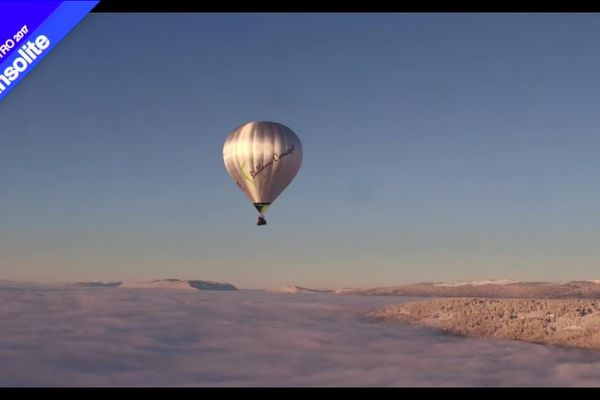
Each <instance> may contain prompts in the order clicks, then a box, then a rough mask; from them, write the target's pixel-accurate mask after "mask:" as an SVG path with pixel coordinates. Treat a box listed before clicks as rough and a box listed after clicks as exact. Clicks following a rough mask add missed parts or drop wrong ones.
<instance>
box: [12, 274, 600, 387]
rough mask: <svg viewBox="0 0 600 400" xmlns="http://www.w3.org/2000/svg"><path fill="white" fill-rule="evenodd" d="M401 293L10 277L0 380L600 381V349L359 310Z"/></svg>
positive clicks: (34, 382) (459, 383) (113, 382)
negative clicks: (450, 328)
mask: <svg viewBox="0 0 600 400" xmlns="http://www.w3.org/2000/svg"><path fill="white" fill-rule="evenodd" d="M400 301H403V299H402V298H398V297H396V298H395V297H370V296H365V297H360V296H342V295H335V294H323V295H319V296H314V295H307V294H290V295H286V296H282V295H277V294H271V293H264V292H260V291H231V292H203V291H174V290H167V289H156V290H151V291H149V290H139V289H126V288H73V287H70V288H65V287H40V286H23V285H21V286H11V285H2V286H0V326H1V327H2V328H1V329H0V385H2V386H41V385H44V386H48V385H49V386H55V385H58V386H527V385H534V386H541V385H552V386H556V385H558V386H570V385H600V352H591V351H588V350H581V349H564V348H557V347H551V346H543V345H537V344H530V343H522V342H511V341H503V340H488V339H474V338H468V339H467V338H462V337H459V336H454V335H448V334H443V333H440V332H438V331H436V330H434V329H430V328H424V327H417V326H406V325H402V324H394V323H374V322H370V321H366V320H365V319H363V318H362V317H361V316H362V315H363V314H364V313H365V312H366V311H368V310H370V309H372V308H375V307H379V306H383V305H387V304H395V303H398V302H400Z"/></svg>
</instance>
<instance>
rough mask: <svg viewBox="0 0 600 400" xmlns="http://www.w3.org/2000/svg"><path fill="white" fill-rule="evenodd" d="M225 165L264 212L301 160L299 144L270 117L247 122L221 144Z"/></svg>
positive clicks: (260, 219)
mask: <svg viewBox="0 0 600 400" xmlns="http://www.w3.org/2000/svg"><path fill="white" fill-rule="evenodd" d="M223 161H224V162H225V169H226V170H227V173H228V174H229V176H231V178H232V179H233V181H234V182H235V183H236V184H237V185H238V187H239V188H240V189H241V190H242V192H244V194H245V195H246V197H247V198H248V199H249V200H250V201H251V202H252V203H253V204H254V207H256V209H257V210H258V212H259V217H258V222H257V223H256V224H257V225H266V224H267V221H266V220H265V216H264V213H265V212H266V211H267V208H268V207H269V206H270V205H271V204H272V203H273V202H274V201H275V199H276V198H277V197H278V196H279V195H280V194H281V192H283V190H284V189H285V188H286V187H287V186H288V185H289V184H290V182H292V179H294V177H295V176H296V174H297V173H298V170H299V169H300V165H301V164H302V144H301V143H300V139H299V138H298V136H296V134H295V133H294V131H292V130H291V129H290V128H288V127H287V126H285V125H282V124H279V123H277V122H270V121H252V122H247V123H245V124H243V125H241V126H240V127H238V128H237V129H235V130H234V131H233V132H231V133H230V134H229V136H228V137H227V139H226V140H225V144H224V145H223Z"/></svg>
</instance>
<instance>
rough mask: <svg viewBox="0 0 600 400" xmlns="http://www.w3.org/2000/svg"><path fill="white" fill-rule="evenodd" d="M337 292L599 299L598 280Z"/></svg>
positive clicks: (425, 285) (415, 285) (436, 284)
mask: <svg viewBox="0 0 600 400" xmlns="http://www.w3.org/2000/svg"><path fill="white" fill-rule="evenodd" d="M337 293H340V294H354V295H366V296H425V297H492V298H530V299H531V298H547V299H563V298H600V280H576V281H569V282H520V281H512V280H506V279H502V280H488V281H472V282H468V281H467V282H454V283H444V282H441V283H440V282H421V283H412V284H407V285H399V286H390V287H379V288H368V289H343V290H340V291H337Z"/></svg>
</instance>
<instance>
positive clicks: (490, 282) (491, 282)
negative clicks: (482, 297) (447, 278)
mask: <svg viewBox="0 0 600 400" xmlns="http://www.w3.org/2000/svg"><path fill="white" fill-rule="evenodd" d="M511 283H519V281H513V280H510V279H487V280H483V281H464V282H441V283H434V284H433V286H443V287H456V286H467V285H470V286H483V285H509V284H511Z"/></svg>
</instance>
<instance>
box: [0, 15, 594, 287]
mask: <svg viewBox="0 0 600 400" xmlns="http://www.w3.org/2000/svg"><path fill="white" fill-rule="evenodd" d="M598 43H600V15H599V14H587V15H586V14H147V15H142V14H139V15H136V14H92V15H90V16H89V17H87V18H86V19H85V20H84V21H83V22H82V24H81V25H79V26H78V27H77V28H76V29H75V30H74V31H73V32H72V33H71V34H70V35H69V36H68V37H67V38H66V39H65V40H64V42H62V43H61V44H60V45H59V46H58V47H57V48H56V49H55V50H54V51H53V52H52V53H51V54H50V55H49V56H48V57H47V58H46V59H45V60H44V61H43V62H42V63H41V64H40V66H39V67H38V68H36V69H35V71H33V72H32V73H31V74H30V75H29V76H28V77H27V79H26V80H25V81H24V82H22V83H21V84H20V85H19V86H18V87H17V88H16V89H14V90H13V91H12V92H11V94H10V95H9V96H8V97H7V98H6V99H5V100H4V101H3V102H2V103H1V104H0V121H1V122H0V123H1V125H0V126H1V128H2V129H1V130H0V183H1V190H0V278H1V277H3V278H8V279H26V280H83V279H101V280H113V279H114V280H120V279H154V278H162V277H179V278H198V279H214V280H224V281H229V282H232V283H234V284H236V285H238V286H240V287H273V286H278V285H281V284H290V283H294V284H304V285H313V286H315V285H317V286H333V287H339V286H376V285H391V284H397V283H405V282H414V281H422V280H436V281H438V280H462V279H482V278H512V279H539V280H548V279H549V280H553V279H571V278H600V180H599V176H600V46H598ZM249 120H273V121H278V122H281V123H283V124H285V125H288V126H289V127H291V128H292V129H293V130H294V131H295V132H296V133H297V134H298V136H299V137H300V138H301V140H302V142H303V147H304V163H303V166H302V169H301V170H300V172H299V174H298V176H297V177H296V179H295V180H294V181H293V182H292V184H291V185H290V186H289V187H288V189H287V190H286V191H285V192H284V193H283V194H282V195H281V196H280V197H279V199H278V200H277V201H276V202H275V203H274V205H273V206H272V207H271V209H270V210H269V213H268V221H269V224H268V225H267V227H257V226H256V225H255V222H256V212H255V210H254V208H253V207H252V206H251V204H250V203H249V202H248V200H247V199H246V198H245V197H244V196H243V194H242V193H241V191H239V189H237V187H236V186H235V184H234V183H233V182H232V181H231V180H230V178H229V177H228V175H227V173H226V171H225V168H224V166H223V160H222V144H223V141H224V140H225V137H226V136H227V134H228V133H229V132H230V131H231V130H233V129H234V128H236V127H237V126H239V125H240V124H242V123H244V122H246V121H249Z"/></svg>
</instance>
